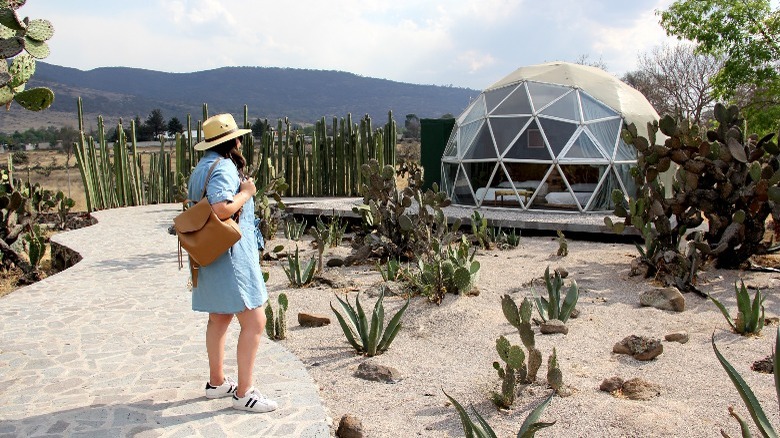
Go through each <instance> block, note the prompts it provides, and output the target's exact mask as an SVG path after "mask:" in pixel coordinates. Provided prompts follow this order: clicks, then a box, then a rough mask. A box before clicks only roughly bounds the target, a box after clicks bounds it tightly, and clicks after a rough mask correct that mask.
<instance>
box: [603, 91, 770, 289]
mask: <svg viewBox="0 0 780 438" xmlns="http://www.w3.org/2000/svg"><path fill="white" fill-rule="evenodd" d="M714 116H715V119H716V121H717V128H715V129H711V130H708V131H706V132H701V131H700V129H699V127H698V126H696V125H692V124H690V123H689V122H687V121H677V120H675V119H674V118H672V117H670V116H665V117H664V118H662V119H661V120H660V121H659V122H655V123H650V124H648V138H644V137H641V136H639V135H638V134H637V129H636V127H635V126H634V125H628V127H627V128H626V129H624V130H623V136H622V138H623V140H624V141H625V142H626V143H628V144H629V145H632V146H634V147H635V148H636V149H637V151H638V154H639V155H638V158H637V167H636V168H635V169H634V170H632V175H633V177H634V181H635V183H636V185H637V193H636V196H635V197H632V199H629V200H625V199H623V196H622V195H620V194H617V193H615V194H613V200H614V201H615V204H616V207H615V212H614V213H615V215H616V216H619V217H621V218H623V221H622V223H613V221H612V220H611V219H608V218H607V219H605V222H606V224H607V226H608V227H612V228H613V229H614V230H615V231H617V232H620V231H622V229H623V228H624V227H625V226H634V227H636V228H637V229H638V230H639V231H640V232H641V233H642V234H643V235H644V237H645V242H646V244H645V248H646V251H645V252H644V254H643V255H642V261H643V262H644V263H645V264H646V266H647V267H648V273H647V274H648V275H652V276H655V278H656V279H658V280H659V281H661V282H663V283H665V284H667V285H669V284H671V285H674V286H677V287H678V288H679V289H681V290H688V289H691V288H692V286H693V281H694V280H695V276H694V277H691V276H690V272H691V270H692V268H693V261H692V260H691V258H690V257H687V256H686V254H683V252H684V250H685V248H682V247H681V240H682V239H684V238H686V236H687V235H688V233H687V231H688V230H690V229H693V228H695V227H698V226H700V225H702V224H705V226H706V229H705V231H704V233H703V236H702V239H701V241H700V242H698V243H697V244H696V245H695V250H696V251H697V252H698V253H699V256H698V258H697V260H702V261H705V262H706V261H714V263H715V265H716V267H717V268H736V267H738V266H740V265H741V264H742V263H744V262H745V261H746V260H747V259H748V258H749V257H750V256H752V255H754V254H758V253H762V252H765V251H766V249H767V244H766V242H764V241H763V235H764V231H765V223H766V219H767V217H768V216H769V214H771V212H772V210H773V208H775V206H776V204H777V203H778V202H780V187H778V183H780V160H779V159H778V154H780V148H778V146H777V144H776V143H774V142H773V141H772V140H773V138H774V134H769V135H766V136H764V137H763V138H760V139H759V138H757V137H753V138H750V137H748V136H747V135H746V133H745V130H746V126H745V121H744V119H743V118H742V117H741V116H740V114H739V111H738V109H737V108H736V107H735V106H732V107H728V108H727V107H726V106H724V105H722V104H720V103H719V104H716V105H715V107H714ZM659 130H660V131H661V133H663V134H664V135H665V136H666V139H665V140H664V141H663V143H662V144H659V142H658V141H657V137H656V133H657V132H658V131H659ZM664 172H671V174H672V175H671V180H670V181H666V182H664V181H663V179H664V178H662V177H659V175H662V174H664ZM674 255H676V257H674ZM670 260H671V262H670ZM693 289H694V290H695V288H693Z"/></svg>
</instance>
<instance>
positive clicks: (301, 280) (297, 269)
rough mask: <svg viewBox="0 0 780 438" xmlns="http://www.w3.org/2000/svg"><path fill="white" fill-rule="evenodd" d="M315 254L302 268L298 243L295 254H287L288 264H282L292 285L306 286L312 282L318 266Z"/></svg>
mask: <svg viewBox="0 0 780 438" xmlns="http://www.w3.org/2000/svg"><path fill="white" fill-rule="evenodd" d="M316 264H317V263H316V262H315V261H314V256H312V258H311V259H309V262H308V263H307V264H306V266H305V267H303V269H301V268H302V265H301V260H300V258H299V256H298V245H295V255H294V256H293V257H290V256H287V266H282V268H283V269H284V273H285V274H287V279H289V280H290V285H292V286H296V287H304V286H306V285H308V284H309V283H311V282H312V280H313V279H314V268H315V267H316Z"/></svg>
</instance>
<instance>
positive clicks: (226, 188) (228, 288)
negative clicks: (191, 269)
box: [188, 150, 268, 314]
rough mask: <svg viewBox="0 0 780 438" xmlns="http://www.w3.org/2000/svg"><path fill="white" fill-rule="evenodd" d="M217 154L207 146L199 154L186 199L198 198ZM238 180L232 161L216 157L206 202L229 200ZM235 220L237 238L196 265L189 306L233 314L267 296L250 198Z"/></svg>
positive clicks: (238, 184) (259, 301)
mask: <svg viewBox="0 0 780 438" xmlns="http://www.w3.org/2000/svg"><path fill="white" fill-rule="evenodd" d="M219 158H220V156H219V154H217V153H216V152H213V151H208V150H207V151H206V153H205V154H204V155H203V158H201V160H200V161H199V162H198V165H197V166H195V169H193V171H192V175H191V176H190V181H189V186H188V187H189V192H188V196H189V199H191V200H193V201H195V202H197V201H198V200H200V195H201V192H202V190H203V184H204V183H205V181H206V175H207V174H208V171H209V168H210V167H211V165H212V164H214V161H215V160H217V159H219ZM240 184H241V181H240V180H239V175H238V170H237V169H236V166H235V164H233V162H232V161H230V160H229V159H222V160H220V161H219V163H217V165H216V167H215V168H214V170H213V171H212V173H211V178H210V179H209V184H208V187H207V188H206V196H207V197H208V200H209V203H210V204H215V203H217V202H221V201H228V202H232V201H233V196H234V195H235V194H237V193H238V190H239V186H240ZM238 223H239V228H240V229H241V239H239V241H238V242H236V243H235V244H234V245H233V246H232V247H231V248H230V249H229V250H228V251H227V252H225V253H224V254H222V255H221V256H220V257H219V258H217V259H216V260H215V261H213V262H212V263H211V264H209V265H207V266H201V267H200V269H199V272H198V286H197V287H193V288H192V310H195V311H199V312H209V313H232V314H235V313H239V312H242V311H244V310H246V309H254V308H256V307H260V306H262V305H263V304H264V303H265V301H266V300H267V299H268V292H267V291H266V288H265V282H264V281H263V273H262V271H261V270H260V256H259V252H258V249H257V244H258V242H257V239H256V236H255V205H254V199H252V198H250V199H249V200H248V201H247V202H246V203H245V204H244V206H243V207H242V209H241V212H240V217H239V221H238Z"/></svg>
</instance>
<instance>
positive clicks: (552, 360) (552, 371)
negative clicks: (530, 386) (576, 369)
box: [547, 347, 563, 392]
mask: <svg viewBox="0 0 780 438" xmlns="http://www.w3.org/2000/svg"><path fill="white" fill-rule="evenodd" d="M547 383H548V384H549V385H550V388H552V389H553V390H555V392H559V391H560V389H561V388H562V387H563V373H562V372H561V369H560V368H559V367H558V354H557V353H556V351H555V347H553V352H552V354H551V355H550V357H549V358H548V359H547Z"/></svg>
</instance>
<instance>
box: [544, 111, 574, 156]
mask: <svg viewBox="0 0 780 438" xmlns="http://www.w3.org/2000/svg"><path fill="white" fill-rule="evenodd" d="M539 123H540V124H541V125H542V129H544V135H545V137H547V142H548V143H549V145H550V148H551V149H552V152H553V155H554V156H556V157H557V156H558V155H560V153H561V151H562V150H563V147H564V146H566V144H567V143H569V140H570V139H571V137H572V135H573V134H574V132H575V131H576V130H577V125H576V124H574V123H569V122H562V121H559V120H552V119H546V118H543V117H539Z"/></svg>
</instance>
